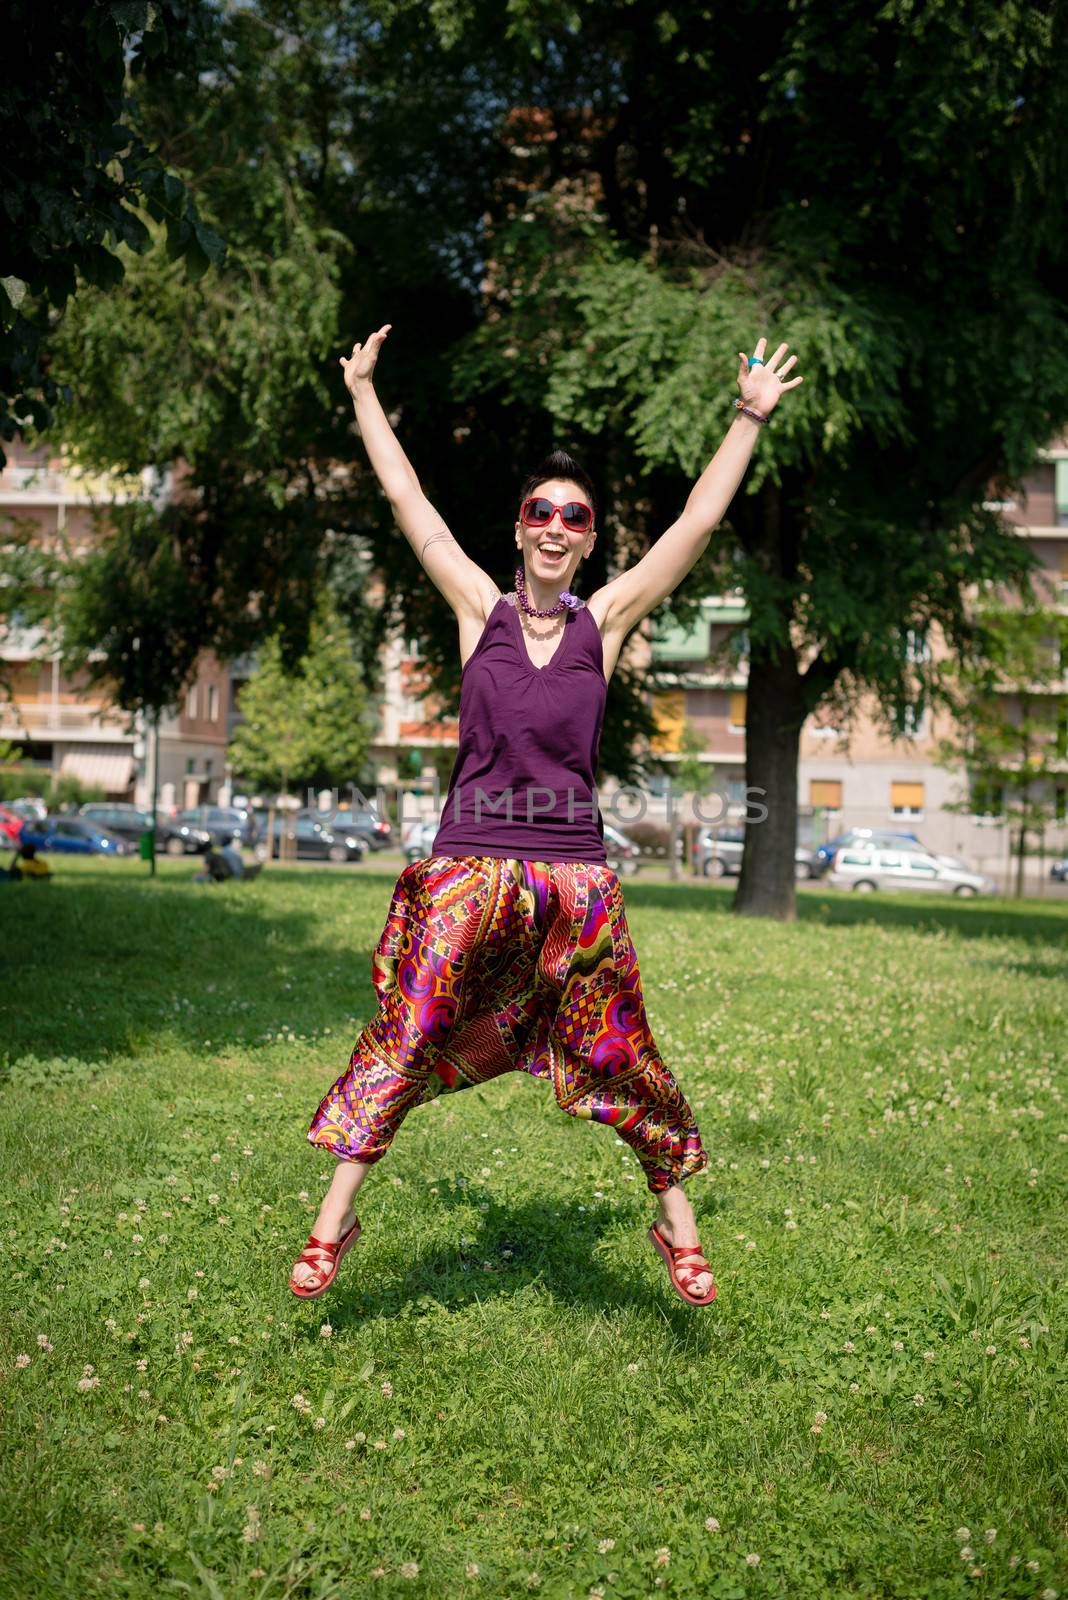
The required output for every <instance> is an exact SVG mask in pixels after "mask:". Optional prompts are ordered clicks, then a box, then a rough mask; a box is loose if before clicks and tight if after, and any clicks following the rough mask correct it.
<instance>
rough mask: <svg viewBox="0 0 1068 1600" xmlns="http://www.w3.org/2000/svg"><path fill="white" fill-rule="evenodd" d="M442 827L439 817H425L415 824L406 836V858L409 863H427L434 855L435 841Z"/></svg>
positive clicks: (403, 847)
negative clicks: (429, 857)
mask: <svg viewBox="0 0 1068 1600" xmlns="http://www.w3.org/2000/svg"><path fill="white" fill-rule="evenodd" d="M439 826H440V819H439V818H438V817H425V818H423V819H422V820H421V821H419V822H413V823H412V825H411V827H410V828H408V829H407V830H406V832H405V835H404V844H403V846H402V849H403V851H404V858H405V860H406V861H407V862H409V863H411V862H412V861H425V860H426V858H427V856H431V855H433V853H434V839H435V837H436V835H437V831H438V828H439Z"/></svg>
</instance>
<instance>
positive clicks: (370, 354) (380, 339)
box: [339, 322, 393, 394]
mask: <svg viewBox="0 0 1068 1600" xmlns="http://www.w3.org/2000/svg"><path fill="white" fill-rule="evenodd" d="M392 326H393V324H392V322H384V323H383V324H382V326H381V327H380V328H379V330H378V332H377V333H372V335H371V337H370V338H369V339H368V341H367V343H366V344H354V345H353V347H352V354H351V356H349V358H348V360H346V359H345V357H344V356H340V357H339V360H340V362H341V365H342V367H343V368H344V370H345V388H346V389H347V390H348V391H349V393H350V394H355V392H356V386H357V384H360V383H370V381H371V375H372V373H373V372H374V370H375V362H376V361H377V360H378V352H379V351H380V350H381V348H382V346H383V344H384V343H385V339H386V335H387V334H388V333H389V330H390V328H392Z"/></svg>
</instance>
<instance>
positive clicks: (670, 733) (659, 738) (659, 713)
mask: <svg viewBox="0 0 1068 1600" xmlns="http://www.w3.org/2000/svg"><path fill="white" fill-rule="evenodd" d="M653 717H654V719H655V722H656V733H655V734H654V735H653V737H652V738H651V739H650V741H649V748H650V749H651V750H652V751H653V752H654V754H656V755H661V756H663V755H673V754H677V753H678V751H679V749H680V746H681V740H682V729H683V724H684V722H685V720H686V696H685V694H684V693H683V691H682V690H681V689H662V690H659V691H658V692H657V693H655V694H654V695H653Z"/></svg>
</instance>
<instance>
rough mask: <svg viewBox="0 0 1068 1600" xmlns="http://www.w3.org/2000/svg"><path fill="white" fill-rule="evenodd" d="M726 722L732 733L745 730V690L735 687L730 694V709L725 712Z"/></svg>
mask: <svg viewBox="0 0 1068 1600" xmlns="http://www.w3.org/2000/svg"><path fill="white" fill-rule="evenodd" d="M727 723H728V725H729V727H730V728H731V730H732V732H734V733H744V732H745V692H744V690H741V689H736V690H735V691H734V692H733V694H732V695H731V705H730V710H729V712H728V713H727Z"/></svg>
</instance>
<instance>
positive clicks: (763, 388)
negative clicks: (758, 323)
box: [738, 339, 805, 417]
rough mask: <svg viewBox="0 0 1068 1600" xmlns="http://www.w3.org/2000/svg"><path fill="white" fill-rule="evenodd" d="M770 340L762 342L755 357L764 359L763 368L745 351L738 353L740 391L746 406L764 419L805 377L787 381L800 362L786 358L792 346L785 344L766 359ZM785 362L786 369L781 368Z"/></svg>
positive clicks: (757, 344) (761, 340)
mask: <svg viewBox="0 0 1068 1600" xmlns="http://www.w3.org/2000/svg"><path fill="white" fill-rule="evenodd" d="M767 343H768V341H767V340H766V339H758V340H757V343H756V349H755V350H754V351H753V354H754V355H755V356H760V357H761V358H762V359H763V361H764V365H763V366H757V367H751V366H750V365H749V357H748V356H747V355H746V353H745V351H744V350H739V352H738V362H739V366H738V391H739V393H740V394H741V397H742V404H743V405H747V406H752V408H753V410H754V411H759V412H760V413H761V415H762V416H765V417H766V416H767V415H768V413H769V412H771V411H774V409H775V407H776V406H777V405H778V403H779V400H780V397H781V396H782V394H783V392H784V390H786V389H796V388H797V386H798V384H799V383H804V381H805V380H804V378H791V379H790V381H789V383H787V382H786V381H785V378H786V374H787V373H788V372H789V370H790V368H791V367H792V366H793V364H794V362H795V361H796V360H797V357H796V356H791V357H790V359H789V360H788V361H783V360H782V358H783V356H784V355H785V354H786V352H787V350H789V348H790V346H789V345H788V344H781V345H780V346H779V348H778V349H777V350H776V352H775V354H774V355H773V356H765V351H766V349H767ZM780 361H782V366H780V365H779V363H780Z"/></svg>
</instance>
